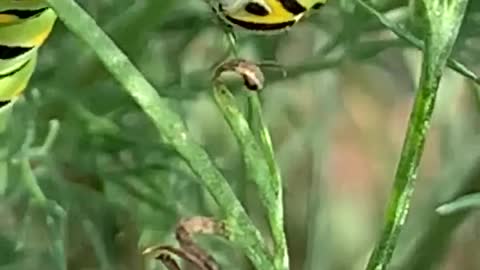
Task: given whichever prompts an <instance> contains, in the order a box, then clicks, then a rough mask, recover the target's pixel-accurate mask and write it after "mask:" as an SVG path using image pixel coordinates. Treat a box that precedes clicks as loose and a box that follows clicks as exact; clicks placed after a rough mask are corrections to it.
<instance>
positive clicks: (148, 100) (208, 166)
mask: <svg viewBox="0 0 480 270" xmlns="http://www.w3.org/2000/svg"><path fill="white" fill-rule="evenodd" d="M46 2H47V3H49V5H50V6H51V7H52V8H53V9H54V10H55V11H56V12H57V15H58V17H59V18H60V19H61V20H62V21H63V22H64V23H65V25H66V26H67V27H68V28H69V29H70V30H71V31H72V32H73V33H74V34H75V35H77V36H78V37H79V38H81V39H82V40H83V41H84V42H85V43H87V44H88V45H89V46H90V48H91V49H92V50H93V51H94V52H95V54H96V55H97V57H98V58H99V60H100V61H101V62H102V63H103V64H104V65H105V67H106V68H107V69H108V70H109V72H110V73H111V74H112V75H113V76H114V77H115V79H116V80H117V81H118V82H119V83H120V84H121V85H122V86H123V88H124V89H125V91H127V93H128V94H129V95H131V96H132V97H133V99H134V100H135V101H136V102H137V103H138V104H139V105H140V107H142V109H143V111H144V112H145V113H146V114H147V115H148V116H149V117H150V118H151V120H152V121H153V123H154V125H155V126H156V128H157V129H158V131H159V132H160V135H161V136H162V139H163V140H164V141H165V142H166V143H167V144H169V145H171V146H172V147H173V148H175V149H176V151H177V152H178V153H179V154H180V155H181V156H182V158H183V159H184V160H185V161H186V162H187V164H188V165H189V166H190V168H191V169H192V171H193V172H194V173H195V174H197V175H198V176H199V178H200V180H201V181H202V183H203V184H204V186H205V187H206V188H207V189H208V191H209V192H210V194H211V195H212V196H213V198H214V199H215V201H216V202H217V203H218V205H219V207H221V210H222V212H223V213H222V214H223V215H224V216H225V217H226V225H227V227H228V233H229V235H228V236H229V239H230V240H231V241H233V242H234V243H235V244H237V245H239V246H240V247H241V248H242V249H243V250H244V251H245V252H246V254H247V256H248V257H249V259H250V260H251V261H252V263H253V264H254V265H255V267H256V268H257V269H272V268H273V266H272V264H271V261H270V257H269V255H268V250H267V248H266V245H265V243H264V242H263V239H262V237H261V235H260V233H259V231H258V230H257V229H256V228H255V226H254V225H253V224H252V222H251V220H250V219H249V217H248V215H247V214H246V212H245V210H244V209H243V207H242V205H241V204H240V202H239V201H238V200H237V198H236V197H235V194H234V193H233V191H232V189H231V188H230V186H229V185H228V182H227V181H226V179H225V178H224V177H223V175H222V174H221V173H220V171H219V170H218V169H217V168H216V167H215V165H214V164H213V162H212V161H211V159H210V158H209V156H208V154H207V153H206V152H205V150H204V149H203V148H202V147H201V146H200V145H198V144H197V143H196V142H194V141H193V140H192V139H190V138H189V136H188V135H187V132H186V128H185V126H184V124H183V121H182V119H181V117H180V116H179V115H178V114H177V113H176V112H174V110H173V109H172V108H171V107H170V103H169V102H168V100H167V99H165V98H161V97H160V96H159V95H158V94H157V92H156V91H155V89H154V88H153V87H152V86H151V84H150V83H148V82H147V81H146V80H145V78H144V77H143V76H142V74H141V73H140V72H139V71H138V69H137V68H135V67H134V66H133V64H132V63H131V62H130V60H129V59H128V58H127V57H126V56H125V54H123V53H122V52H121V51H120V50H119V49H118V47H117V46H116V45H115V43H114V42H113V41H112V40H111V39H110V38H109V37H108V36H107V35H106V34H105V33H104V32H103V31H102V30H101V29H100V28H99V27H98V25H97V24H96V23H95V21H94V20H93V19H92V18H91V17H90V16H89V15H88V14H87V13H86V12H85V11H84V10H83V9H82V8H81V7H80V6H78V4H76V3H75V2H74V1H72V0H47V1H46Z"/></svg>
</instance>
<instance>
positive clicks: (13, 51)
mask: <svg viewBox="0 0 480 270" xmlns="http://www.w3.org/2000/svg"><path fill="white" fill-rule="evenodd" d="M29 4H30V5H29ZM55 20H56V15H55V13H54V12H53V10H51V9H49V8H47V7H45V6H44V5H43V4H42V5H40V4H39V1H38V0H36V1H33V0H22V1H11V0H10V1H8V2H4V3H1V4H0V105H6V104H7V103H8V101H11V100H13V99H14V98H15V97H16V96H18V95H19V94H21V93H22V92H23V90H24V89H25V88H26V86H27V84H28V82H29V80H30V78H31V76H32V74H33V71H34V69H35V65H36V61H37V51H38V48H39V47H40V46H41V45H42V44H43V42H44V41H45V39H46V38H47V37H48V35H49V34H50V32H51V31H52V28H53V25H54V23H55Z"/></svg>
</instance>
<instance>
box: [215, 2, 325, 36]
mask: <svg viewBox="0 0 480 270" xmlns="http://www.w3.org/2000/svg"><path fill="white" fill-rule="evenodd" d="M238 1H244V4H243V8H242V6H240V8H238V5H236V8H235V9H234V10H233V9H232V10H228V9H223V10H221V13H222V14H221V15H223V16H222V17H224V19H225V20H226V21H227V22H228V23H230V24H233V25H235V26H239V27H241V28H245V29H247V30H253V31H255V30H257V31H269V30H282V29H286V28H289V27H290V26H292V25H293V24H295V23H296V22H297V21H298V20H300V19H301V18H302V17H303V16H304V15H305V14H306V12H308V11H310V10H311V9H313V8H317V7H320V6H321V5H323V4H325V3H326V2H327V0H238ZM251 3H255V4H256V5H258V6H261V7H263V9H264V10H266V11H268V14H254V13H252V12H251V11H250V10H248V8H246V7H247V5H248V4H251Z"/></svg>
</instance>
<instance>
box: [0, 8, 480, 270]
mask: <svg viewBox="0 0 480 270" xmlns="http://www.w3.org/2000/svg"><path fill="white" fill-rule="evenodd" d="M79 2H80V4H82V6H83V7H85V8H86V9H87V10H88V11H89V13H90V14H92V16H93V17H94V18H95V19H96V20H97V23H98V24H99V25H100V26H102V28H103V29H105V30H106V32H107V33H109V34H110V35H111V36H112V37H113V39H114V40H115V42H116V43H117V45H118V46H119V47H120V48H122V49H123V50H124V51H125V52H126V53H127V55H128V56H129V57H130V58H131V60H132V61H133V62H134V63H135V64H136V65H137V66H138V67H139V68H140V70H141V71H142V72H143V74H144V75H145V76H146V77H147V78H148V79H149V81H150V82H152V83H153V84H154V85H155V86H156V88H157V90H158V91H159V93H160V94H161V95H163V96H167V97H169V98H170V99H171V102H172V104H173V105H174V107H175V108H176V110H177V111H178V112H179V113H180V114H181V115H182V116H183V118H184V121H185V123H186V124H187V126H188V129H189V132H190V135H191V136H192V137H194V138H195V139H196V141H198V142H199V143H200V144H202V145H203V146H204V147H205V149H206V150H207V151H208V153H209V154H210V155H211V157H212V159H213V160H214V161H215V163H216V164H217V166H218V167H219V168H220V169H221V171H222V172H223V173H224V175H225V176H226V178H227V179H228V180H229V181H230V184H231V186H232V187H233V188H234V190H235V192H236V194H237V195H238V197H239V199H240V200H241V201H242V203H243V204H244V205H245V207H246V208H247V210H248V212H249V214H250V215H251V217H252V218H253V219H254V222H255V224H257V225H258V226H259V228H261V229H262V231H263V232H265V235H268V226H267V224H266V221H265V218H264V214H265V213H264V211H263V210H262V208H261V207H260V204H259V202H258V198H257V196H256V195H257V194H256V191H255V188H254V187H253V186H252V184H251V183H249V182H246V181H245V179H244V167H243V162H242V157H241V154H240V152H239V151H238V148H237V145H236V142H235V140H234V138H233V136H232V134H231V133H230V131H229V129H228V127H227V125H226V123H225V122H224V119H223V117H222V115H221V114H220V112H219V110H218V109H217V108H216V106H215V104H214V102H213V99H212V97H211V95H210V93H211V88H210V87H211V86H210V78H211V67H212V66H213V65H215V64H216V63H218V61H220V60H222V57H223V56H224V55H225V53H226V52H227V51H228V43H227V40H226V38H225V35H224V33H223V32H222V29H221V28H220V26H219V25H218V24H217V23H216V21H215V20H214V18H213V16H212V13H211V12H210V9H209V8H208V7H207V6H206V5H205V4H204V3H203V2H202V1H200V0H188V1H187V0H184V1H178V0H143V1H133V0H116V1H112V0H82V1H79ZM353 2H354V1H347V0H344V1H331V2H330V3H328V5H327V6H325V7H324V8H323V9H321V10H320V11H318V12H313V13H311V14H310V16H308V18H306V19H305V20H302V22H300V23H299V24H298V25H297V26H295V27H294V28H292V29H291V31H289V32H286V33H282V34H279V35H269V36H262V35H254V34H250V33H244V32H238V33H237V34H238V44H237V46H238V50H239V53H240V55H241V56H242V57H244V58H248V59H252V60H257V61H263V60H269V61H270V60H274V61H276V62H278V63H279V64H281V65H283V66H284V67H285V68H286V69H287V71H288V76H287V77H286V78H283V77H282V76H281V73H280V72H279V71H277V70H265V72H266V88H265V89H263V91H262V92H261V98H262V102H263V106H264V114H265V118H266V120H267V122H268V125H269V127H270V130H271V133H272V137H273V141H274V147H275V151H276V154H277V160H278V162H279V165H280V167H281V171H282V175H283V179H284V188H285V210H286V231H287V237H288V245H289V254H290V260H291V269H293V270H297V269H304V270H310V269H312V270H313V269H335V270H341V269H345V270H346V269H363V267H364V265H365V263H366V260H367V258H368V255H369V252H370V250H371V248H372V247H373V244H374V241H375V240H376V238H377V236H378V233H379V230H380V226H381V225H382V215H383V211H384V210H385V202H386V200H387V198H388V194H389V191H390V188H391V183H392V180H393V174H394V171H395V167H396V162H397V161H398V158H399V152H400V149H401V144H402V140H403V137H404V133H405V128H406V123H407V120H408V114H409V112H410V107H411V105H412V98H413V94H414V89H415V87H416V84H417V80H418V75H419V67H420V64H421V53H420V52H419V51H417V50H416V49H413V48H411V47H410V46H409V44H408V43H406V42H404V41H402V40H399V39H398V38H397V37H396V36H394V35H393V34H392V33H391V32H390V31H388V29H386V28H385V27H384V26H382V25H381V24H380V23H379V22H378V20H377V19H375V18H374V17H373V16H372V15H371V14H368V13H366V12H365V11H364V10H363V9H361V8H358V7H355V5H354V3H353ZM375 4H376V6H377V8H378V9H379V10H381V11H382V12H385V13H386V14H387V16H388V18H390V19H391V20H392V21H395V22H397V23H403V24H405V25H407V26H410V27H411V29H416V28H415V27H416V26H417V25H416V21H415V18H414V17H412V16H411V15H410V10H409V8H408V4H407V3H406V1H401V0H397V1H395V0H390V1H389V0H382V1H375ZM479 29H480V4H479V2H477V1H471V3H470V7H469V11H468V14H467V18H466V20H465V25H464V27H463V28H462V31H461V34H460V39H459V41H458V42H457V46H456V49H455V53H454V55H455V57H456V58H457V59H459V60H461V61H462V62H463V63H465V64H466V65H467V66H468V67H469V68H471V69H472V70H479V71H480V61H479V60H480V50H479V48H480V35H479ZM119 87H120V86H119V85H118V84H117V83H116V82H115V81H114V80H113V79H112V78H111V77H110V76H109V75H108V73H107V72H106V71H105V70H104V69H103V67H102V66H101V65H100V63H99V62H98V61H97V60H96V59H95V58H94V56H93V55H92V53H91V51H90V50H89V49H88V48H87V47H86V46H85V45H84V44H83V43H82V42H81V41H80V40H78V39H77V38H75V37H74V36H73V35H71V34H70V33H69V32H68V31H67V30H66V29H65V28H64V26H63V25H62V24H61V23H60V22H57V24H56V27H55V29H54V32H53V33H52V35H51V37H50V38H49V39H48V41H47V43H46V44H45V45H44V46H43V47H42V49H41V50H40V62H39V64H38V67H37V71H36V73H35V75H34V78H33V80H32V81H31V83H30V87H29V89H28V90H27V91H26V94H25V97H24V98H23V99H22V100H20V101H19V102H18V103H17V104H16V106H15V110H14V115H13V118H12V121H11V123H10V128H9V134H8V137H6V138H3V139H4V141H7V142H8V147H9V153H11V155H13V156H15V154H16V153H17V154H18V152H19V149H20V148H21V145H22V144H23V143H24V142H25V138H26V137H27V135H28V134H29V133H30V134H31V133H32V132H33V131H34V134H33V136H34V145H40V144H41V143H42V142H43V140H44V138H45V136H46V134H47V131H48V122H49V121H50V120H51V119H58V120H59V121H60V130H59V132H58V136H57V138H56V140H55V142H54V144H53V147H52V149H51V150H50V152H49V153H48V154H47V155H43V156H40V157H38V158H33V159H32V160H31V164H32V167H33V168H34V170H33V171H34V173H35V175H36V176H37V178H38V181H39V183H40V185H41V187H42V189H43V191H44V192H45V194H46V196H47V197H48V198H49V199H52V200H55V201H56V202H57V203H58V204H59V205H60V206H61V207H62V208H63V209H64V210H65V213H66V216H65V217H66V219H64V221H65V222H62V220H63V219H62V218H61V216H58V215H55V214H52V213H56V212H55V211H53V210H52V213H50V214H47V213H45V211H48V210H45V209H43V208H41V207H38V206H36V205H35V204H32V203H28V198H29V196H30V195H29V193H28V192H27V190H26V189H25V185H24V184H23V183H22V182H21V181H19V180H18V179H19V174H20V170H19V168H18V166H16V165H15V164H12V165H11V167H12V169H11V170H10V171H9V175H8V177H3V178H4V179H0V180H1V187H2V196H1V197H0V200H1V202H0V216H1V218H0V269H1V270H3V269H5V270H6V269H12V270H20V269H22V270H23V269H60V268H58V265H60V264H61V263H59V260H62V259H63V258H64V259H66V260H67V264H68V269H69V270H70V269H72V270H77V269H78V270H80V269H84V270H87V269H88V270H90V269H101V270H107V269H111V270H113V269H125V270H127V269H129V270H133V269H163V268H162V266H161V265H160V263H159V262H155V261H151V260H145V259H144V258H142V257H141V256H140V255H139V250H140V249H142V248H144V247H147V246H149V245H153V244H173V245H177V243H176V242H175V239H174V229H175V224H176V222H177V221H178V220H179V219H180V218H182V217H189V216H196V215H205V216H215V215H216V214H217V207H216V205H215V203H214V202H213V200H212V199H211V197H210V196H209V195H208V193H206V191H205V190H204V189H203V188H202V187H201V186H200V185H199V183H198V182H197V180H196V177H195V176H194V175H192V174H191V172H190V171H189V169H188V168H187V167H186V165H185V164H184V163H183V162H182V160H181V159H180V158H179V157H178V156H177V154H176V153H175V151H173V150H172V149H170V148H169V147H168V146H165V145H162V144H161V142H160V140H159V137H158V134H157V133H156V130H155V128H154V127H153V125H152V124H151V123H150V121H149V119H147V117H145V115H144V113H143V112H142V111H141V110H140V109H139V107H138V106H137V105H136V104H135V103H134V102H133V100H132V99H131V98H130V97H129V96H127V95H126V94H125V93H124V91H121V89H119ZM234 90H235V93H236V94H237V96H238V97H239V101H240V102H241V101H242V96H243V95H242V92H241V91H242V89H241V87H240V85H238V87H237V89H234ZM477 91H479V89H477V87H476V86H475V85H474V84H473V83H472V82H471V81H468V80H467V79H465V78H463V77H461V76H460V75H458V74H457V73H454V72H453V71H451V70H447V72H446V74H445V77H444V79H443V81H442V86H441V89H440V98H439V99H438V103H437V107H436V111H435V115H434V117H435V120H434V124H433V126H432V129H431V132H430V134H429V136H428V143H427V149H426V152H425V155H424V157H423V160H422V165H421V173H420V174H419V175H418V180H419V181H418V189H417V191H416V194H415V199H414V201H415V202H414V205H413V207H412V214H411V215H410V217H409V220H408V221H407V228H406V231H405V232H404V233H402V235H401V245H400V246H399V247H398V249H397V250H396V252H395V256H394V260H393V265H392V267H391V268H392V269H418V270H420V269H422V270H423V269H443V270H447V269H463V270H469V269H472V270H473V269H480V259H479V257H478V250H479V248H480V237H479V236H480V235H479V233H480V229H479V227H478V225H479V223H478V218H476V217H475V213H474V212H473V213H472V214H471V215H467V214H468V213H466V212H463V213H460V214H457V215H454V216H449V217H447V218H440V217H438V216H437V215H436V214H435V213H434V211H433V209H435V207H437V206H438V205H439V204H440V203H443V202H447V201H449V200H451V199H454V198H456V197H457V196H458V195H460V194H465V193H469V192H473V191H476V190H479V189H480V185H479V183H480V179H479V177H480V149H479V147H478V145H479V143H480V138H479V137H478V133H479V131H480V122H479V119H480V118H479V115H480V98H479V97H480V96H479V95H478V93H477ZM47 216H48V218H47ZM467 217H468V218H467ZM199 240H200V242H201V243H202V246H204V247H206V249H208V250H209V251H211V254H213V256H215V258H217V259H218V261H219V262H220V263H221V265H222V266H223V269H250V265H249V263H248V261H247V260H246V259H245V258H244V256H243V255H242V254H241V253H240V252H239V251H238V250H236V249H235V247H232V246H230V245H229V244H228V243H226V242H225V241H223V240H221V239H216V238H213V239H212V237H199ZM62 246H65V250H64V252H65V256H64V257H61V256H59V254H60V253H59V250H60V252H61V250H62V248H61V247H62ZM59 247H60V248H59ZM186 269H188V268H186Z"/></svg>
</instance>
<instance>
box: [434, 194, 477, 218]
mask: <svg viewBox="0 0 480 270" xmlns="http://www.w3.org/2000/svg"><path fill="white" fill-rule="evenodd" d="M478 208H480V193H473V194H468V195H464V196H461V197H459V198H456V199H454V200H453V201H452V202H448V203H446V204H442V205H440V206H439V207H438V208H437V209H435V211H436V212H437V213H438V214H440V215H442V216H446V215H451V214H455V213H458V212H461V211H466V210H473V209H478Z"/></svg>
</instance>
